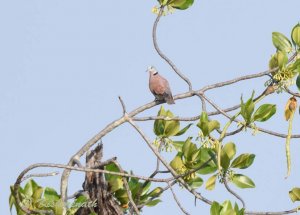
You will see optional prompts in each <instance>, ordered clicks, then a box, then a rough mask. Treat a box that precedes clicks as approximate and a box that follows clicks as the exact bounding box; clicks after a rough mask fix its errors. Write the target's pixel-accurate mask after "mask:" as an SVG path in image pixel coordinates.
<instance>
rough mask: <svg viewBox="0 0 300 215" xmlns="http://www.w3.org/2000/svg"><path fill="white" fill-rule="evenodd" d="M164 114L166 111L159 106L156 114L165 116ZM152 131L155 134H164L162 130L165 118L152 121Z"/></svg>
mask: <svg viewBox="0 0 300 215" xmlns="http://www.w3.org/2000/svg"><path fill="white" fill-rule="evenodd" d="M165 115H166V111H165V109H164V106H161V107H160V110H159V111H158V113H157V116H165ZM153 130H154V133H155V135H156V136H162V135H163V134H164V130H165V120H162V119H156V120H155V121H154V128H153Z"/></svg>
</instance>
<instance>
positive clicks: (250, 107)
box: [241, 91, 255, 124]
mask: <svg viewBox="0 0 300 215" xmlns="http://www.w3.org/2000/svg"><path fill="white" fill-rule="evenodd" d="M253 96H254V91H253V93H252V96H251V98H250V99H248V101H247V102H246V103H244V101H243V98H242V97H241V115H242V117H243V118H244V120H245V122H246V123H247V124H250V123H251V116H252V114H253V112H254V106H255V105H254V102H253Z"/></svg>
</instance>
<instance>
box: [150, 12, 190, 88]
mask: <svg viewBox="0 0 300 215" xmlns="http://www.w3.org/2000/svg"><path fill="white" fill-rule="evenodd" d="M163 11H164V6H161V8H160V10H159V13H158V15H157V17H156V20H155V22H154V24H153V29H152V39H153V45H154V48H155V50H156V51H157V53H158V54H159V56H160V57H161V58H162V59H164V60H165V61H166V62H167V63H168V64H169V65H170V66H171V67H172V69H173V70H174V72H176V74H177V75H179V77H180V78H181V79H183V80H184V81H185V82H186V83H187V84H188V86H189V91H192V90H193V88H192V84H191V82H190V80H189V79H188V78H187V77H186V76H185V75H183V74H182V73H181V72H180V71H179V69H178V68H177V67H176V65H175V64H174V63H173V62H172V61H171V60H170V59H169V58H168V57H167V56H166V55H164V54H163V53H162V51H161V50H160V48H159V46H158V44H157V38H156V29H157V24H158V22H159V20H160V17H161V16H162V14H163Z"/></svg>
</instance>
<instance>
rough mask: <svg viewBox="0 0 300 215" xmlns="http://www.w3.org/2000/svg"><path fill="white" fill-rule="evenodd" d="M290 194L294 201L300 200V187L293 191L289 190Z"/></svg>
mask: <svg viewBox="0 0 300 215" xmlns="http://www.w3.org/2000/svg"><path fill="white" fill-rule="evenodd" d="M289 196H290V198H291V200H292V201H293V202H295V201H300V188H299V187H294V188H293V189H292V190H291V191H289Z"/></svg>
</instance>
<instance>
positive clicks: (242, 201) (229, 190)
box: [223, 178, 246, 208]
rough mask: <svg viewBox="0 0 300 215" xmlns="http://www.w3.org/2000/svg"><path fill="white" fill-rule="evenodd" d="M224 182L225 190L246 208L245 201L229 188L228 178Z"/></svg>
mask: <svg viewBox="0 0 300 215" xmlns="http://www.w3.org/2000/svg"><path fill="white" fill-rule="evenodd" d="M223 182H224V185H225V188H226V189H227V190H228V192H229V193H231V194H232V195H234V196H235V197H236V198H237V199H238V200H240V201H241V203H242V205H243V208H246V204H245V201H244V200H243V199H242V197H240V196H239V195H238V194H237V193H236V192H234V191H233V190H232V189H231V188H230V187H229V185H228V182H227V179H226V178H224V180H223Z"/></svg>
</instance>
